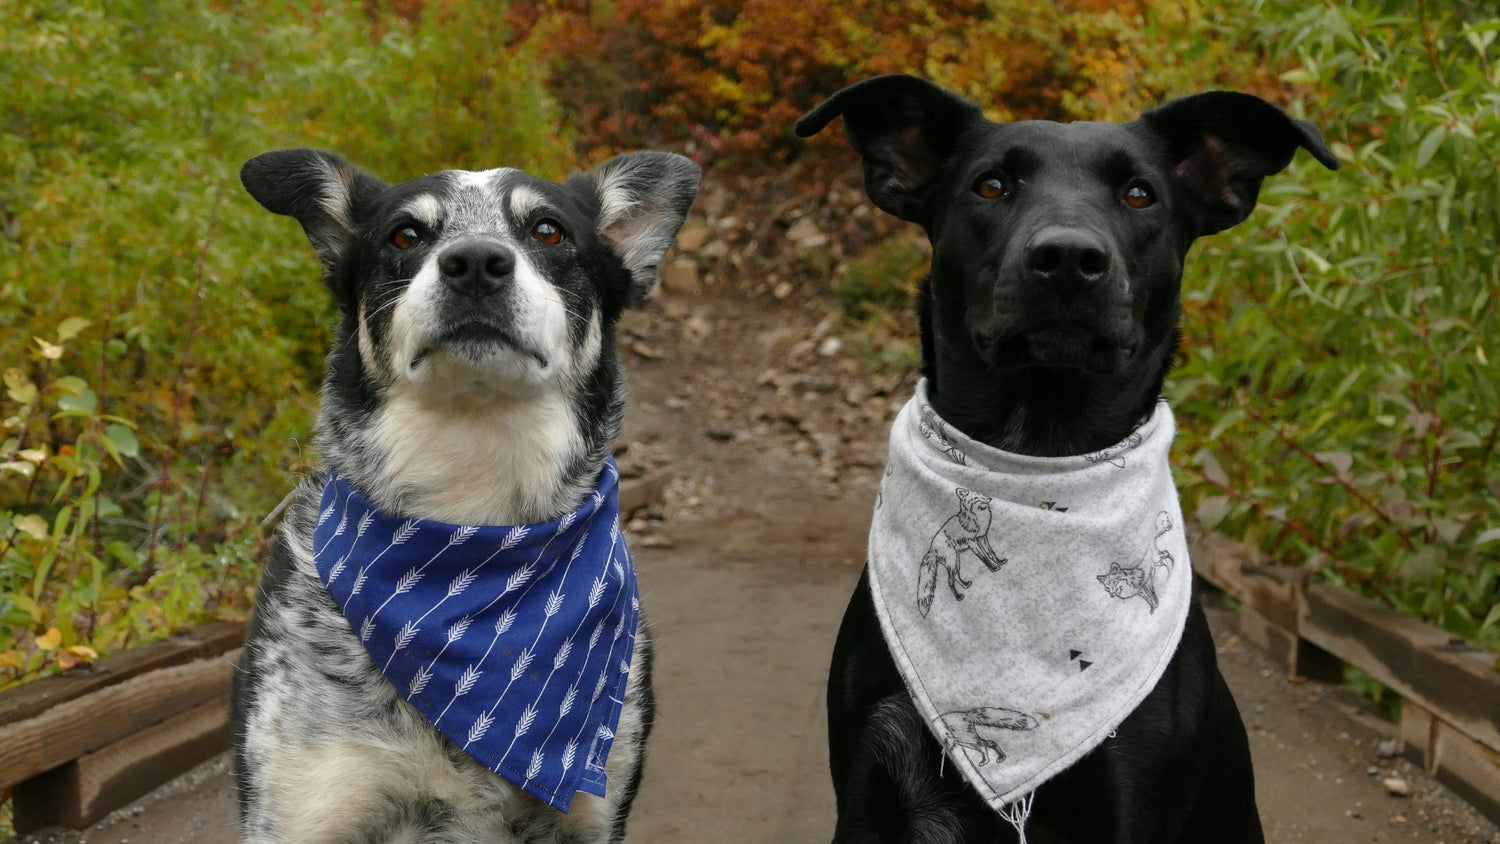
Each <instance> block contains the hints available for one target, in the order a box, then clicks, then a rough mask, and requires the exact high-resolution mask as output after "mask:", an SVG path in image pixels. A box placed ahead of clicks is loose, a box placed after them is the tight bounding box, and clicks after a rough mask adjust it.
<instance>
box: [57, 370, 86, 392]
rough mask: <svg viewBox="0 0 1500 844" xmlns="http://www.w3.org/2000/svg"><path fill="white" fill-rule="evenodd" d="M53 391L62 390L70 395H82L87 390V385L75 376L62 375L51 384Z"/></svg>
mask: <svg viewBox="0 0 1500 844" xmlns="http://www.w3.org/2000/svg"><path fill="white" fill-rule="evenodd" d="M52 388H53V389H54V390H62V391H63V392H64V393H68V394H70V395H75V396H77V395H82V394H83V393H84V392H86V391H87V390H88V388H89V383H88V382H87V381H85V380H83V379H82V378H79V377H78V376H77V375H64V376H63V377H61V378H58V379H56V380H54V381H53V382H52Z"/></svg>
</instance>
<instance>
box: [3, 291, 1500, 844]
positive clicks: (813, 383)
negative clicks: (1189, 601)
mask: <svg viewBox="0 0 1500 844" xmlns="http://www.w3.org/2000/svg"><path fill="white" fill-rule="evenodd" d="M707 293H708V294H709V296H708V297H705V298H698V297H687V296H682V295H679V294H673V293H670V292H669V293H667V294H665V295H664V296H663V297H662V298H660V299H658V300H655V301H654V302H653V303H651V304H650V305H649V306H648V307H647V308H646V309H645V310H644V311H641V312H636V313H634V314H631V315H630V317H629V319H628V320H627V322H626V323H625V325H624V326H623V329H624V331H623V332H622V338H621V342H622V345H624V346H625V347H626V348H627V349H628V350H630V351H629V352H628V353H627V355H626V357H627V360H628V364H629V367H630V377H629V382H630V385H631V389H632V392H633V394H634V400H633V402H632V405H631V409H630V412H629V417H628V421H627V425H626V430H625V433H624V435H623V436H622V438H621V445H622V447H623V451H622V453H621V455H620V462H621V466H622V470H623V471H624V473H625V474H626V475H627V476H631V475H635V476H639V477H643V478H648V479H662V478H665V479H667V480H666V484H665V488H664V490H663V493H662V496H661V499H660V500H659V501H658V502H657V503H655V504H653V505H651V506H649V507H647V508H646V509H645V510H644V511H643V512H639V513H638V514H637V515H636V516H635V517H634V518H633V519H632V521H631V523H630V525H629V529H630V535H631V540H632V545H633V548H634V550H635V552H636V558H637V563H638V565H639V568H640V577H641V582H642V588H643V592H644V606H645V610H646V612H647V613H648V615H649V618H650V621H651V623H652V625H653V628H654V632H655V637H656V640H657V642H658V651H657V653H658V657H657V673H656V689H657V694H658V698H659V704H660V709H659V713H658V720H657V728H656V732H655V734H654V735H653V737H652V742H651V745H650V755H649V759H648V763H647V768H646V776H645V783H644V786H643V789H642V792H641V795H640V798H639V801H638V802H637V804H636V810H635V813H634V815H633V817H632V818H631V822H630V839H631V840H632V841H636V842H653V843H655V842H665V843H666V844H674V842H684V844H701V843H702V842H736V844H761V843H762V842H763V843H764V844H773V843H774V844H786V842H816V841H826V840H828V839H829V837H830V836H831V834H832V830H833V795H832V788H831V785H830V782H829V777H828V773H827V750H826V745H825V723H824V721H825V716H824V705H823V694H824V683H825V680H826V676H827V667H828V666H827V662H828V656H829V654H830V652H831V650H832V645H833V639H834V635H835V633H836V632H837V629H838V624H839V620H840V619H841V617H842V615H843V611H844V606H845V604H846V602H847V601H848V598H849V595H850V592H851V591H852V589H853V586H854V583H855V580H856V579H857V578H858V575H859V567H860V565H861V563H862V559H863V555H864V545H865V531H866V529H867V527H868V525H869V516H870V508H871V504H872V502H873V499H874V494H875V484H876V481H877V479H878V478H879V476H880V467H881V466H882V465H883V457H884V451H885V444H884V443H885V435H886V431H887V429H888V426H889V424H890V420H891V419H892V418H893V417H894V416H895V411H896V408H897V407H898V406H899V405H900V403H901V401H902V399H903V398H904V396H905V395H906V394H907V393H908V391H909V390H910V387H911V380H910V377H911V376H910V375H909V374H907V375H905V376H884V377H876V376H871V375H869V374H867V372H866V369H865V367H864V366H863V365H862V363H861V362H860V361H857V360H853V359H851V358H849V357H848V356H847V354H846V353H845V352H844V351H843V350H842V349H840V348H838V344H837V343H836V342H834V343H830V342H828V341H829V339H830V333H829V324H828V323H827V322H826V321H824V320H823V318H822V317H823V314H822V313H820V312H819V311H818V309H816V308H809V307H808V306H807V305H805V304H804V305H799V306H793V305H791V304H786V305H776V304H767V301H768V300H767V299H766V298H760V299H753V298H749V297H745V296H742V295H737V294H729V293H728V292H727V291H724V290H722V289H718V290H712V289H711V290H709V291H707ZM715 296H716V297H717V298H715ZM1210 603H1211V604H1212V603H1213V602H1212V601H1210ZM1210 620H1211V623H1212V624H1213V626H1214V628H1215V630H1216V632H1217V639H1218V641H1219V643H1220V666H1221V668H1222V670H1223V672H1224V674H1225V676H1226V677H1227V678H1228V681H1229V684H1230V686H1231V687H1232V688H1233V690H1234V693H1235V697H1236V699H1237V700H1238V702H1239V704H1240V708H1241V711H1242V712H1243V714H1244V717H1245V722H1246V725H1247V727H1248V729H1249V732H1250V738H1251V744H1252V748H1253V752H1254V754H1255V762H1256V773H1257V793H1258V799H1259V804H1260V809H1261V813H1262V817H1263V819H1264V822H1265V826H1266V832H1267V837H1268V840H1270V841H1275V842H1339V843H1340V844H1342V842H1383V841H1392V842H1394V841H1418V842H1446V844H1459V843H1460V842H1491V843H1492V844H1500V830H1497V828H1496V827H1495V826H1494V825H1492V824H1490V823H1489V822H1487V821H1485V820H1483V819H1482V818H1481V817H1480V816H1479V815H1478V814H1477V813H1476V812H1475V811H1474V810H1473V809H1472V808H1470V807H1469V806H1467V805H1466V804H1464V803H1463V802H1462V801H1460V800H1458V799H1457V798H1456V797H1454V796H1453V795H1452V794H1451V793H1450V792H1449V791H1448V790H1447V789H1445V788H1444V787H1443V786H1441V785H1439V784H1438V783H1436V782H1434V781H1433V780H1432V779H1431V778H1430V777H1428V776H1426V775H1425V774H1424V773H1423V772H1422V771H1420V770H1419V769H1416V768H1415V767H1413V766H1412V765H1411V764H1409V763H1408V762H1406V761H1404V760H1401V759H1398V758H1387V756H1383V755H1382V753H1381V750H1382V748H1381V746H1380V744H1381V742H1382V741H1387V740H1389V739H1390V738H1391V737H1392V736H1393V735H1394V732H1395V730H1394V725H1392V724H1390V723H1389V722H1386V721H1383V720H1381V719H1380V718H1379V716H1378V715H1376V714H1375V711H1374V710H1373V708H1371V707H1370V706H1368V705H1367V704H1366V703H1365V702H1364V701H1363V700H1362V699H1360V698H1358V697H1357V696H1355V695H1353V694H1351V693H1349V692H1347V691H1346V690H1344V689H1341V688H1337V687H1330V686H1324V685H1321V684H1317V683H1312V682H1293V681H1291V680H1290V679H1289V678H1288V677H1287V676H1286V675H1284V674H1282V673H1281V672H1279V671H1277V670H1276V669H1275V668H1274V667H1272V666H1271V664H1270V663H1269V661H1268V660H1267V659H1266V657H1265V655H1264V654H1262V653H1261V652H1259V651H1257V650H1256V649H1255V648H1253V647H1251V646H1249V645H1247V644H1246V643H1244V642H1242V641H1241V640H1240V639H1239V637H1238V636H1236V635H1235V634H1234V633H1233V627H1234V617H1233V615H1232V614H1230V613H1228V612H1227V611H1225V610H1223V609H1221V608H1219V607H1217V606H1216V605H1211V606H1210ZM1389 749H1390V748H1389V746H1387V747H1386V748H1385V750H1386V751H1387V752H1388V751H1389ZM1392 777H1395V778H1399V779H1402V780H1404V781H1405V783H1406V784H1407V785H1408V787H1409V792H1410V795H1409V796H1406V797H1400V796H1393V795H1392V794H1391V793H1389V792H1388V790H1387V788H1386V787H1385V786H1384V785H1383V784H1382V783H1383V781H1384V780H1386V779H1388V778H1392ZM234 820H235V809H234V789H233V784H232V781H231V780H230V778H229V776H228V763H227V759H226V758H225V757H220V758H218V759H215V760H214V761H212V762H210V763H208V764H207V765H205V766H202V767H200V768H199V769H197V770H195V771H194V772H192V773H191V774H189V775H188V776H186V777H184V778H182V779H179V780H178V781H175V782H173V783H171V784H169V785H167V786H165V787H164V788H162V789H160V790H158V791H157V792H155V793H154V794H152V795H150V796H148V797H147V798H146V799H144V800H142V801H141V802H140V803H139V804H137V805H135V806H132V807H130V808H127V809H124V810H121V811H120V812H117V813H115V815H113V816H111V817H110V818H108V819H106V820H105V821H104V822H102V823H101V824H100V825H98V826H96V827H95V828H93V829H91V830H88V831H85V832H83V833H57V834H41V835H32V836H26V837H25V838H24V839H17V840H13V841H12V842H11V844H16V842H17V841H36V842H42V841H53V842H69V844H73V843H74V842H89V844H115V842H121V844H124V842H131V841H134V842H151V844H175V842H231V841H233V840H235V836H234V832H233V828H234Z"/></svg>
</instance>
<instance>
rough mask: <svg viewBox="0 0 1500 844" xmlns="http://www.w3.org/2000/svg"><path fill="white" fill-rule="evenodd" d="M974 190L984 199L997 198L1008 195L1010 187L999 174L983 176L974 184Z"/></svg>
mask: <svg viewBox="0 0 1500 844" xmlns="http://www.w3.org/2000/svg"><path fill="white" fill-rule="evenodd" d="M974 192H975V193H977V194H979V195H980V196H982V197H984V198H985V199H999V198H1001V197H1004V196H1010V187H1009V186H1007V185H1006V184H1005V182H1004V180H1002V179H1001V178H1000V177H999V176H985V177H984V178H983V179H980V180H979V182H978V183H977V184H975V185H974Z"/></svg>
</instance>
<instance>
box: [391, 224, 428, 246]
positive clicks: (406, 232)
mask: <svg viewBox="0 0 1500 844" xmlns="http://www.w3.org/2000/svg"><path fill="white" fill-rule="evenodd" d="M421 242H422V233H421V232H420V231H417V227H416V226H397V227H396V230H395V231H393V232H391V245H392V246H394V247H396V248H397V249H410V248H412V247H413V246H416V245H417V244H418V243H421Z"/></svg>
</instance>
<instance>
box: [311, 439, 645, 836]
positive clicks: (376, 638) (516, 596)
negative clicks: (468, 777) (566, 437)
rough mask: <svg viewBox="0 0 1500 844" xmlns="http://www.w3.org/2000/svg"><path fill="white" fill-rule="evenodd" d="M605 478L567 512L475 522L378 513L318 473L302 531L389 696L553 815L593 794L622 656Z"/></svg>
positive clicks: (622, 593)
mask: <svg viewBox="0 0 1500 844" xmlns="http://www.w3.org/2000/svg"><path fill="white" fill-rule="evenodd" d="M618 480H619V472H618V470H617V469H616V468H615V465H614V461H613V460H609V461H607V462H606V463H605V465H604V469H603V471H602V472H601V473H600V479H599V484H598V486H597V487H596V488H595V490H594V491H593V493H592V494H591V495H589V496H588V497H587V498H586V499H585V500H584V503H583V504H582V506H581V507H580V508H579V509H578V510H576V511H574V512H571V513H567V514H565V515H563V516H562V517H560V518H558V519H555V520H553V521H551V522H547V523H545V524H536V525H517V526H508V527H479V526H474V525H450V524H442V523H439V522H434V521H430V520H425V519H400V518H396V517H393V516H389V515H387V514H385V513H381V512H380V511H378V510H377V509H376V508H375V507H374V506H373V505H372V504H371V503H370V502H369V501H368V500H367V499H366V498H365V497H364V496H362V495H361V494H360V493H359V492H358V491H357V490H355V488H354V487H353V485H352V484H350V483H349V482H348V481H347V480H345V479H343V478H339V477H337V476H333V477H330V479H329V481H328V483H327V486H326V487H325V488H324V492H323V506H322V509H321V510H320V511H319V514H318V521H317V525H316V527H315V529H314V544H313V560H314V562H315V563H316V565H317V569H318V575H319V577H320V579H321V580H322V581H323V583H324V585H325V586H326V587H327V589H328V593H329V595H331V596H332V597H333V599H334V602H335V603H336V604H337V605H338V607H339V609H340V610H341V611H342V612H343V614H344V618H345V619H346V620H347V621H348V622H349V626H350V629H351V630H353V631H354V632H355V634H356V635H357V636H358V637H359V640H360V642H361V643H363V645H364V647H365V651H366V652H367V653H368V654H369V656H370V660H371V661H372V662H373V663H374V664H375V665H376V666H378V667H379V668H380V670H381V673H383V674H384V675H385V676H386V678H387V679H389V680H390V681H391V683H392V684H393V685H394V686H395V687H396V689H397V691H399V692H400V693H401V695H402V697H404V698H406V700H407V702H409V703H410V704H411V705H412V706H413V707H415V708H416V709H417V711H419V712H421V713H422V715H423V716H424V717H426V718H427V720H428V721H430V722H432V724H433V725H434V726H436V727H437V728H438V729H439V730H440V731H442V733H443V734H444V735H446V736H447V737H448V738H449V739H450V740H452V741H453V743H454V744H456V745H458V747H459V748H460V749H462V750H463V751H464V752H465V753H467V754H469V755H470V756H472V757H474V758H475V759H476V760H478V761H479V762H480V763H482V764H483V765H485V766H486V767H488V768H489V769H490V770H492V771H494V772H495V773H497V774H499V775H500V776H502V777H504V778H505V779H507V780H509V781H510V782H511V783H512V784H514V785H516V786H517V787H519V788H521V789H524V790H525V791H527V792H530V793H531V794H532V795H534V796H536V797H537V798H538V799H541V800H543V801H545V802H547V803H549V804H551V805H552V806H554V807H556V808H558V809H561V810H562V811H567V810H568V807H569V805H570V804H571V802H572V799H573V795H574V794H575V793H576V792H578V791H584V792H587V793H589V794H597V795H603V794H604V790H605V786H606V782H605V775H604V763H605V760H606V759H607V758H608V756H609V750H610V746H611V743H612V741H613V739H614V730H615V728H616V725H617V724H618V722H619V718H620V706H621V698H622V690H623V689H624V684H625V681H626V677H627V675H628V673H629V671H630V658H631V654H632V652H633V649H634V646H635V630H636V619H637V615H638V612H639V609H640V606H639V593H638V590H637V584H636V575H635V567H634V565H633V564H632V563H631V559H630V552H629V550H628V549H627V548H626V547H625V536H624V534H623V533H622V532H621V530H620V525H619V494H618ZM481 578H483V582H484V583H488V584H493V586H491V587H489V588H480V587H479V586H477V585H476V583H477V582H479V581H480V580H481Z"/></svg>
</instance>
